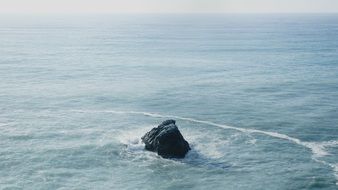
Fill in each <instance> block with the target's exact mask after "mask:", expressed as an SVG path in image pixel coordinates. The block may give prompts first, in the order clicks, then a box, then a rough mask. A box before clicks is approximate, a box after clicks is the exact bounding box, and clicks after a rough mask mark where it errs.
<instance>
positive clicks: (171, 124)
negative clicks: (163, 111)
mask: <svg viewBox="0 0 338 190" xmlns="http://www.w3.org/2000/svg"><path fill="white" fill-rule="evenodd" d="M175 123H176V121H175V120H166V121H163V122H162V123H161V124H160V125H159V126H158V127H156V128H153V129H152V130H151V131H149V132H147V133H146V134H145V135H144V136H143V137H142V141H143V142H144V143H145V149H146V150H150V151H154V152H157V154H158V155H160V156H162V157H163V158H184V156H185V154H186V153H187V152H188V151H189V150H190V146H189V143H188V142H187V141H186V140H185V139H184V138H183V136H182V134H181V132H180V131H179V130H178V128H177V126H176V124H175Z"/></svg>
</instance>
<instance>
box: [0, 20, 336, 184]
mask: <svg viewBox="0 0 338 190" xmlns="http://www.w3.org/2000/svg"><path fill="white" fill-rule="evenodd" d="M165 119H175V120H176V124H177V126H178V127H179V129H180V131H181V133H182V134H183V136H184V137H185V139H186V140H187V141H188V142H189V143H190V145H191V148H192V150H191V151H189V153H188V154H187V156H186V158H184V159H163V158H161V157H159V156H157V154H156V153H153V152H148V151H146V150H144V144H142V142H141V140H140V137H141V136H142V135H143V134H144V133H146V132H147V131H149V130H150V129H152V128H153V127H156V126H157V125H158V124H160V123H161V122H162V121H163V120H165ZM0 189H4V190H5V189H6V190H11V189H130V190H134V189H201V190H202V189H203V190H204V189H222V190H224V189H236V190H238V189H244V190H248V189H250V190H251V189H252V190H254V189H257V190H262V189H269V190H271V189H273V190H275V189H276V190H279V189H280V190H286V189H290V190H291V189H292V190H293V189H295V190H299V189H327V190H334V189H338V15H337V14H224V15H217V14H214V15H207V14H206V15H203V14H202V15H198V14H196V15H194V14H192V15H190V14H187V15H185V14H173V15H170V14H110V15H109V14H107V15H104V14H102V15H4V14H2V15H0Z"/></svg>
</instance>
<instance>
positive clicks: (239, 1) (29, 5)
mask: <svg viewBox="0 0 338 190" xmlns="http://www.w3.org/2000/svg"><path fill="white" fill-rule="evenodd" d="M123 12H127V13H128V12H131V13H134V12H146V13H147V12H150V13H152V12H160V13H167V12H169V13H170V12H174V13H175V12H221V13H321V12H322V13H331V12H338V1H337V0H170V1H169V0H58V1H56V0H53V1H52V0H0V13H123Z"/></svg>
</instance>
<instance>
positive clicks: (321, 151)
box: [72, 110, 338, 185]
mask: <svg viewBox="0 0 338 190" xmlns="http://www.w3.org/2000/svg"><path fill="white" fill-rule="evenodd" d="M72 111H75V112H84V113H88V112H91V113H95V112H96V113H113V114H138V115H145V116H149V117H154V118H172V119H178V120H183V121H189V122H194V123H201V124H205V125H210V126H215V127H219V128H223V129H231V130H236V131H240V132H244V133H258V134H264V135H267V136H270V137H274V138H279V139H283V140H287V141H291V142H293V143H296V144H298V145H301V146H303V147H306V148H308V149H310V150H311V151H312V153H313V160H315V161H316V162H319V163H322V164H324V165H326V166H329V167H331V168H332V170H333V171H334V175H335V177H336V179H337V183H336V185H338V164H331V163H327V162H325V161H322V160H318V158H319V157H322V156H326V155H329V153H328V152H326V151H325V147H326V146H336V145H338V141H327V142H322V143H316V142H303V141H301V140H299V139H297V138H294V137H290V136H288V135H285V134H281V133H277V132H269V131H263V130H258V129H245V128H240V127H233V126H229V125H224V124H218V123H214V122H211V121H205V120H199V119H194V118H189V117H180V116H175V115H162V114H158V113H150V112H139V111H115V110H94V111H87V110H72Z"/></svg>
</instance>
